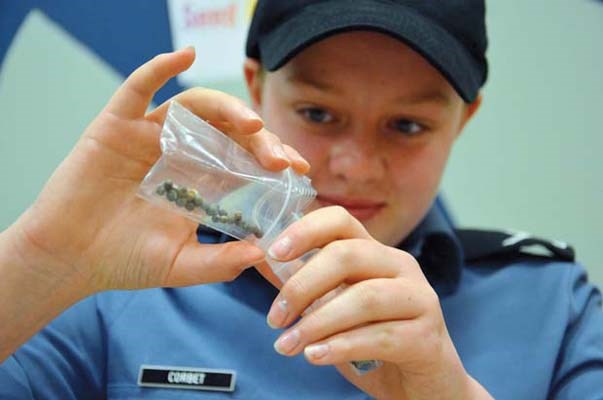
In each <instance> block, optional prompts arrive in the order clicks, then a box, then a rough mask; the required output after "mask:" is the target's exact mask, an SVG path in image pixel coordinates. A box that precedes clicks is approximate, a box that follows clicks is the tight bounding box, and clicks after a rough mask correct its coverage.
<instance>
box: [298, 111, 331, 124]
mask: <svg viewBox="0 0 603 400" xmlns="http://www.w3.org/2000/svg"><path fill="white" fill-rule="evenodd" d="M297 112H298V113H299V114H301V115H302V116H303V117H304V118H305V119H306V120H308V121H310V122H315V123H317V124H328V123H330V122H333V121H334V120H335V117H333V115H332V114H331V113H329V112H328V111H326V110H324V109H322V108H319V107H305V108H301V109H299V110H298V111H297Z"/></svg>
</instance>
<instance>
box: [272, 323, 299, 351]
mask: <svg viewBox="0 0 603 400" xmlns="http://www.w3.org/2000/svg"><path fill="white" fill-rule="evenodd" d="M298 344H299V331H298V330H297V329H294V330H292V331H291V332H288V333H286V334H284V335H283V336H281V337H280V338H279V339H278V340H277V341H276V342H275V343H274V350H276V351H277V352H278V353H279V354H282V355H287V354H289V353H291V352H292V351H293V350H294V349H295V348H296V347H297V345H298Z"/></svg>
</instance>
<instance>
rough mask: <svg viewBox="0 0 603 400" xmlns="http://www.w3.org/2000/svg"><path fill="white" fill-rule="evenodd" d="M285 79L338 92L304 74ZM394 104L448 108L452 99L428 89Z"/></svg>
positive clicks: (400, 99)
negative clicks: (433, 104) (436, 105)
mask: <svg viewBox="0 0 603 400" xmlns="http://www.w3.org/2000/svg"><path fill="white" fill-rule="evenodd" d="M286 79H287V81H289V82H291V83H294V84H302V85H306V86H311V87H313V88H315V89H318V90H321V91H324V92H335V93H336V92H337V91H338V90H337V88H335V87H334V86H332V85H330V84H329V83H328V82H325V81H321V80H319V79H316V78H313V77H309V76H307V75H305V74H299V73H294V74H291V75H290V76H288V77H287V78H286ZM394 103H397V104H403V105H409V104H412V105H415V104H425V103H435V104H440V105H442V106H450V105H451V104H452V98H451V96H450V95H449V94H448V93H446V92H444V91H443V90H439V89H430V90H426V91H423V92H417V93H411V94H408V95H404V96H400V97H398V98H396V99H395V100H394Z"/></svg>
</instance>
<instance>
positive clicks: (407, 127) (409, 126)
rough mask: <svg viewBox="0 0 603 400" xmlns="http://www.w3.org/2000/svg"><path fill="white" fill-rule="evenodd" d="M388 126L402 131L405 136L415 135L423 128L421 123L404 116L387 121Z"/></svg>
mask: <svg viewBox="0 0 603 400" xmlns="http://www.w3.org/2000/svg"><path fill="white" fill-rule="evenodd" d="M389 128H390V129H393V130H395V131H397V132H400V133H403V134H404V135H406V136H417V135H419V134H421V133H422V132H423V131H424V130H425V127H424V126H423V125H421V124H419V123H418V122H415V121H411V120H409V119H406V118H400V119H396V120H393V121H392V122H390V123H389Z"/></svg>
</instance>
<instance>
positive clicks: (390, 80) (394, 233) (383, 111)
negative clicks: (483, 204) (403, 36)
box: [245, 32, 479, 245]
mask: <svg viewBox="0 0 603 400" xmlns="http://www.w3.org/2000/svg"><path fill="white" fill-rule="evenodd" d="M245 75H246V78H247V82H248V86H249V90H250V94H251V99H252V101H253V103H254V104H253V105H254V107H255V109H256V110H257V111H258V112H259V113H260V115H261V116H262V117H263V119H264V121H265V124H266V126H267V128H268V129H270V130H271V131H272V132H274V133H276V134H277V135H279V137H280V138H281V140H282V141H283V142H284V143H286V144H289V145H291V146H293V147H294V148H295V149H297V150H298V151H299V152H300V153H301V154H302V155H303V156H304V157H305V158H306V159H307V160H308V161H309V162H310V164H311V166H312V171H311V172H310V174H309V177H310V178H311V179H312V184H313V186H314V187H315V188H316V190H317V191H318V196H317V199H316V201H315V202H314V203H313V204H312V206H311V209H316V208H319V207H324V206H329V205H334V204H338V205H341V206H343V207H345V208H346V209H347V210H348V211H349V212H350V213H351V214H352V215H354V216H355V217H356V218H357V219H359V220H360V221H361V222H362V223H363V224H364V226H365V227H366V228H367V230H368V231H369V233H370V234H371V235H372V236H373V237H374V238H375V239H377V240H379V241H381V242H382V243H385V244H388V245H396V244H397V243H399V242H400V241H401V240H402V239H403V238H404V237H406V235H408V234H409V233H410V232H411V231H412V229H414V227H415V226H416V225H417V224H418V223H419V221H420V220H421V219H422V218H423V216H424V215H425V214H426V212H427V210H428V209H429V207H430V205H431V203H432V201H433V199H434V197H435V195H436V193H437V190H438V185H439V183H440V179H441V177H442V173H443V171H444V166H445V164H446V160H447V158H448V155H449V153H450V149H451V147H452V144H453V142H454V141H455V139H456V138H457V136H458V134H459V132H460V131H461V129H462V127H463V125H464V124H465V122H466V121H467V120H468V118H469V117H470V116H471V114H472V113H473V112H474V111H475V109H476V108H477V106H478V104H479V101H476V102H475V103H474V104H472V105H469V106H467V105H465V103H464V102H463V101H462V99H461V98H460V97H459V96H458V94H457V93H456V92H455V90H454V89H453V88H452V86H451V85H450V84H449V83H448V82H447V81H446V80H445V79H444V78H443V76H442V75H441V74H440V73H439V72H438V71H437V70H436V69H435V68H433V67H432V66H431V65H430V64H429V63H428V62H427V61H426V60H424V59H423V58H422V57H421V56H419V55H418V54H417V53H415V52H414V51H413V50H411V49H410V48H409V47H408V46H406V45H404V44H403V43H402V42H400V41H398V40H395V39H393V38H391V37H389V36H386V35H384V34H380V33H375V32H349V33H343V34H338V35H334V36H331V37H329V38H327V39H324V40H322V41H320V42H318V43H316V44H314V45H312V46H310V47H309V48H307V49H306V50H304V51H302V52H301V53H300V54H298V55H297V56H296V57H294V58H293V59H292V60H291V61H289V62H288V63H287V64H286V65H285V66H283V67H282V68H280V69H279V70H277V71H276V72H272V73H263V72H262V69H261V67H260V66H259V64H258V63H257V62H255V61H252V60H248V61H247V62H246V64H245Z"/></svg>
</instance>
